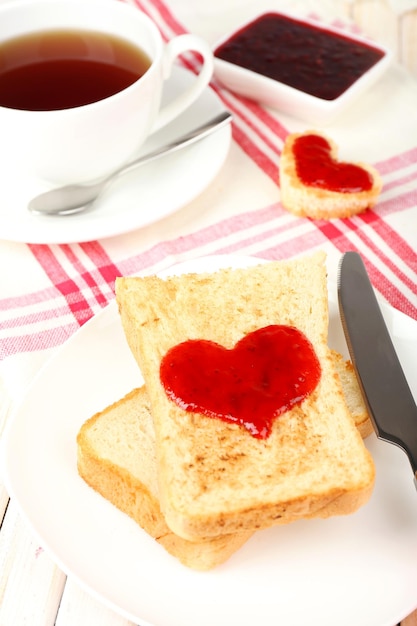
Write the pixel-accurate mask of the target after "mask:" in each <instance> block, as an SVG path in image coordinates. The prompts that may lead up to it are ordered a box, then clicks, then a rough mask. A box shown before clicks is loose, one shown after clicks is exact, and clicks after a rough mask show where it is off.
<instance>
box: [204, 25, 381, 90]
mask: <svg viewBox="0 0 417 626" xmlns="http://www.w3.org/2000/svg"><path fill="white" fill-rule="evenodd" d="M214 56H215V57H217V58H219V59H223V60H224V61H228V62H229V63H234V64H235V65H239V66H241V67H244V68H246V69H248V70H252V71H253V72H257V73H258V74H262V75H263V76H267V77H268V78H272V79H274V80H277V81H279V82H281V83H284V84H286V85H289V86H290V87H294V88H295V89H298V90H300V91H303V92H305V93H308V94H310V95H312V96H316V97H317V98H322V99H323V100H334V99H335V98H337V97H338V96H340V95H341V94H342V93H343V92H344V91H346V89H348V87H350V86H351V85H352V84H353V83H354V82H355V81H356V80H357V79H358V78H360V76H362V74H364V73H365V72H366V71H367V70H369V69H370V68H371V67H372V66H373V65H375V63H377V62H378V61H379V60H380V59H381V58H382V57H383V56H384V52H382V51H381V50H378V49H377V48H375V47H373V46H371V45H367V44H364V43H361V42H358V41H354V40H352V39H349V37H344V36H343V35H341V34H337V33H334V32H332V31H329V30H326V29H325V28H320V27H319V26H315V25H314V26H313V25H310V24H306V23H304V22H300V21H298V20H295V19H292V18H291V17H288V16H285V15H280V14H279V13H266V14H264V15H262V16H261V17H259V18H257V19H256V20H254V21H253V22H251V23H250V24H248V25H247V26H245V27H243V28H242V29H240V30H239V31H238V32H236V33H235V34H234V35H232V37H231V38H230V39H228V40H227V41H226V42H225V43H223V44H221V45H220V46H219V47H218V48H217V49H216V50H215V53H214Z"/></svg>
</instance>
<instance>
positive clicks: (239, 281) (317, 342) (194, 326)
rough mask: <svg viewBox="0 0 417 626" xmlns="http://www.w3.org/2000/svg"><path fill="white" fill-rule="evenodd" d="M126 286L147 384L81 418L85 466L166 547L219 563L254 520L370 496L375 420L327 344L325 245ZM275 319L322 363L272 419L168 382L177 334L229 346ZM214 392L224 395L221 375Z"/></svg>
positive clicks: (270, 521) (203, 563)
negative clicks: (221, 408) (367, 441)
mask: <svg viewBox="0 0 417 626" xmlns="http://www.w3.org/2000/svg"><path fill="white" fill-rule="evenodd" d="M116 297H117V302H118V306H119V312H120V317H121V322H122V325H123V328H124V331H125V336H126V339H127V342H128V345H129V347H130V349H131V351H132V353H133V355H134V357H135V359H136V361H137V363H138V365H139V368H140V372H141V374H142V377H143V380H144V382H145V385H144V386H143V387H140V388H138V389H135V390H133V391H132V392H131V393H129V394H128V395H127V396H125V397H124V398H122V399H121V400H118V401H116V402H115V403H114V404H113V405H112V406H110V407H107V408H106V409H105V410H104V411H101V412H99V413H97V414H96V415H94V416H93V417H91V418H90V419H89V420H88V421H87V422H86V423H85V424H84V425H83V426H82V428H81V430H80V432H79V434H78V439H77V444H78V445H77V450H78V471H79V473H80V475H81V476H82V478H83V479H84V480H85V481H86V482H87V483H88V484H89V485H90V486H91V487H93V488H94V489H95V490H96V491H98V492H99V493H100V494H101V495H103V496H104V497H105V498H107V499H108V500H109V501H111V502H112V503H113V504H114V505H115V506H117V507H118V508H119V509H120V510H121V511H123V512H124V513H127V514H128V515H129V516H131V517H132V518H133V519H134V520H135V521H137V522H138V524H139V525H140V526H141V527H142V528H143V529H144V530H145V531H146V532H148V533H149V534H150V535H151V536H152V537H154V538H155V539H156V540H157V541H158V542H159V543H160V544H161V545H162V546H164V548H165V549H166V550H167V551H168V552H169V553H170V554H172V555H174V556H175V557H177V558H178V559H179V560H180V561H181V562H182V563H183V564H185V565H187V566H188V567H191V568H194V569H200V570H206V569H210V568H213V567H215V566H216V565H219V564H220V563H222V562H224V561H225V560H226V559H228V558H229V557H230V556H231V555H232V554H233V553H234V552H235V551H236V550H237V549H238V548H239V547H240V546H241V545H242V544H243V543H245V541H247V540H248V539H249V537H250V536H251V535H252V534H253V533H254V532H255V531H257V530H260V529H263V528H268V527H270V526H274V525H279V524H287V523H290V522H294V521H296V520H300V519H307V518H317V517H322V518H325V517H329V516H332V515H342V514H349V513H353V512H354V511H356V510H357V509H358V508H359V507H360V506H362V505H363V504H364V503H365V502H366V501H367V500H368V498H369V497H370V494H371V492H372V488H373V483H374V473H375V470H374V465H373V461H372V458H371V456H370V454H369V453H368V451H367V449H366V447H365V445H364V443H363V439H362V437H364V436H366V435H367V434H369V432H370V429H371V426H370V420H369V418H368V416H367V413H366V409H365V407H364V405H363V402H362V399H361V395H360V391H359V388H358V386H357V382H356V379H355V375H354V372H353V369H352V368H351V366H350V365H349V363H347V362H345V361H344V359H343V358H342V357H341V356H340V355H338V354H337V353H335V352H332V351H331V350H330V349H329V347H328V345H327V333H328V296H327V280H326V269H325V255H324V254H323V253H321V252H318V253H316V254H315V255H313V256H311V257H308V258H301V259H295V260H292V261H285V262H280V261H277V262H271V263H267V264H260V265H258V266H254V267H250V268H247V269H223V270H219V271H217V272H214V273H211V274H209V273H207V274H184V275H181V276H173V277H170V278H167V279H162V278H159V277H157V276H148V277H142V278H139V277H138V278H120V279H118V280H117V283H116ZM268 328H274V329H275V328H279V329H288V328H289V329H293V330H294V329H295V330H296V331H297V332H298V333H300V334H301V336H302V337H304V338H305V339H306V341H307V342H308V344H309V345H310V347H311V349H312V351H313V353H314V355H315V357H316V359H317V363H318V367H319V372H320V375H319V378H318V382H317V383H315V385H314V386H313V388H312V389H311V390H310V391H309V392H308V394H306V396H305V397H300V398H298V399H297V401H296V402H295V403H293V404H291V405H290V404H289V405H288V406H287V407H286V409H285V407H284V409H285V410H281V411H278V410H277V413H276V416H275V417H274V419H273V420H272V423H271V428H270V431H268V432H263V433H260V432H258V433H254V431H253V430H251V429H250V428H248V424H245V423H241V422H239V420H237V419H234V417H233V415H232V414H230V415H224V414H221V412H219V414H216V409H213V408H211V409H210V411H206V410H205V408H204V407H203V408H198V407H197V408H196V406H195V405H194V404H193V403H192V402H190V401H189V400H185V399H184V398H185V397H180V396H175V394H173V393H172V390H171V391H170V390H169V389H167V387H166V385H164V383H163V377H161V371H162V363H164V362H165V361H166V358H167V355H170V354H171V353H172V351H173V350H176V348H177V347H178V346H185V347H188V345H189V342H195V343H196V344H198V345H200V343H201V344H202V345H205V344H206V343H207V344H210V346H213V345H215V346H218V347H220V348H221V349H222V350H226V351H227V353H229V352H230V351H233V350H234V349H235V346H236V345H237V344H239V342H241V340H242V338H247V337H250V336H252V334H253V333H256V332H258V331H259V330H261V329H268ZM216 349H217V348H216ZM294 349H296V346H294ZM283 368H284V369H283V372H285V363H284V365H283ZM194 369H195V370H196V376H195V377H194V375H193V376H192V378H193V380H194V378H196V379H198V378H199V377H200V378H201V379H202V380H203V381H204V380H207V381H208V380H209V379H210V375H211V373H210V372H207V371H205V370H204V368H203V364H201V368H200V365H199V364H198V363H197V365H196V367H195V368H194ZM181 374H182V372H181V371H179V372H178V379H181ZM283 375H284V374H283ZM307 375H308V374H306V373H303V376H304V377H305V376H307ZM222 376H223V373H222ZM248 378H251V380H252V373H250V376H248ZM264 378H268V377H265V376H264ZM138 380H139V376H138ZM190 380H191V378H190ZM253 380H254V381H256V380H257V379H256V377H255V376H253ZM268 380H269V378H268ZM244 382H247V381H244ZM193 384H194V382H193ZM254 384H255V383H254ZM256 384H258V383H256ZM297 384H298V383H297ZM207 385H208V383H207ZM268 385H269V382H268V381H266V382H265V383H263V387H265V389H266V391H265V389H262V390H261V393H264V392H266V393H268ZM207 394H208V396H209V397H210V399H211V400H210V401H212V400H213V398H214V404H213V402H212V404H211V406H212V407H213V406H214V407H216V398H217V395H218V394H220V387H219V389H216V388H214V389H213V388H212V387H209V386H208V387H207ZM235 395H239V393H238V392H235ZM237 400H240V403H241V404H242V398H237ZM246 401H247V400H246V396H245V399H244V400H243V402H246ZM262 406H263V405H262ZM253 411H254V412H256V411H257V409H256V408H254V409H253ZM259 417H261V418H262V416H259V415H257V416H256V419H257V420H258V419H259ZM249 421H251V420H250V419H249Z"/></svg>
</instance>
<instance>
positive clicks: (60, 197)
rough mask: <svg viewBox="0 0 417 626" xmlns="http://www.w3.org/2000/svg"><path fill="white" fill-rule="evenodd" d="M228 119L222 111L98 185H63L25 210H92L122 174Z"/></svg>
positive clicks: (67, 212) (38, 212) (42, 212)
mask: <svg viewBox="0 0 417 626" xmlns="http://www.w3.org/2000/svg"><path fill="white" fill-rule="evenodd" d="M231 119H232V114H231V113H229V112H228V111H224V112H223V113H220V114H219V115H217V116H216V117H214V118H213V119H211V120H209V121H208V122H205V123H204V124H202V125H201V126H198V128H195V129H194V130H192V131H189V132H187V133H186V134H185V135H182V136H181V137H178V139H175V140H174V141H172V142H171V143H169V144H167V145H165V146H161V147H159V148H157V149H156V150H153V151H152V152H148V154H144V155H143V156H141V157H139V158H138V159H135V160H134V161H130V162H129V163H127V164H125V165H123V166H122V167H120V168H119V169H117V170H115V171H114V172H112V174H110V175H109V176H107V177H106V178H104V179H102V180H100V182H98V183H87V184H80V185H75V184H74V185H65V186H64V187H57V188H56V189H52V190H51V191H46V192H45V193H42V194H40V195H39V196H35V197H34V198H32V200H30V202H29V204H28V209H29V211H30V212H31V213H34V214H36V215H71V214H73V213H80V212H81V211H85V210H86V209H88V208H89V207H90V206H91V204H92V202H93V201H94V200H96V198H98V196H99V195H100V194H101V193H102V191H103V190H104V188H105V187H107V185H109V184H110V182H112V181H113V180H114V179H115V178H116V177H117V176H119V175H120V174H122V173H123V174H124V173H125V172H127V171H129V170H131V169H133V168H135V167H137V166H138V165H141V164H143V163H148V162H149V161H153V160H154V159H156V158H158V157H159V156H162V155H165V154H168V153H169V152H174V151H175V150H178V149H180V148H183V147H185V146H189V145H190V144H191V143H194V142H196V141H199V140H200V139H203V137H206V136H207V135H209V134H210V133H212V132H213V131H214V130H217V129H219V128H221V127H222V126H225V125H226V124H228V123H229V122H230V120H231Z"/></svg>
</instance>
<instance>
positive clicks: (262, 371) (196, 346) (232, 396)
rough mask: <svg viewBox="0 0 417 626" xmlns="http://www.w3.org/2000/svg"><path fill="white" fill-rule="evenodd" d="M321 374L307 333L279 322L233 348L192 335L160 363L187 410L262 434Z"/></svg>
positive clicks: (170, 391)
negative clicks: (193, 337)
mask: <svg viewBox="0 0 417 626" xmlns="http://www.w3.org/2000/svg"><path fill="white" fill-rule="evenodd" d="M320 376H321V367H320V363H319V360H318V358H317V356H316V353H315V351H314V349H313V346H312V344H311V343H310V341H309V340H308V339H307V337H306V336H305V335H304V334H303V333H302V332H300V331H299V330H297V329H296V328H293V327H291V326H279V325H272V326H266V327H265V328H260V329H258V330H256V331H254V332H252V333H249V334H248V335H246V336H245V337H243V339H241V340H240V341H239V342H238V343H237V344H236V345H235V347H234V348H232V349H228V348H225V347H224V346H221V345H219V344H217V343H215V342H213V341H207V340H204V339H190V340H188V341H185V342H183V343H180V344H178V345H176V346H174V347H173V348H171V349H170V350H169V351H168V352H167V354H166V355H165V356H164V358H163V359H162V362H161V366H160V378H161V382H162V385H163V387H164V389H165V392H166V394H167V396H168V397H169V398H170V399H171V400H173V401H174V402H175V403H176V404H177V405H178V406H180V407H181V408H182V409H183V410H185V411H190V412H196V413H202V414H203V415H205V416H207V417H214V418H219V419H221V420H224V421H226V422H234V423H237V424H239V425H241V426H243V427H244V428H246V429H247V430H248V431H249V433H250V434H251V435H252V436H253V437H256V438H259V439H266V438H267V437H268V436H269V435H270V433H271V428H272V423H273V420H274V419H275V418H276V417H278V416H279V415H281V414H282V413H284V412H285V411H288V410H289V409H291V407H293V406H295V405H297V404H301V402H302V401H303V400H305V398H306V397H307V396H309V395H310V394H311V393H312V392H313V391H314V389H315V388H316V386H317V384H318V382H319V380H320Z"/></svg>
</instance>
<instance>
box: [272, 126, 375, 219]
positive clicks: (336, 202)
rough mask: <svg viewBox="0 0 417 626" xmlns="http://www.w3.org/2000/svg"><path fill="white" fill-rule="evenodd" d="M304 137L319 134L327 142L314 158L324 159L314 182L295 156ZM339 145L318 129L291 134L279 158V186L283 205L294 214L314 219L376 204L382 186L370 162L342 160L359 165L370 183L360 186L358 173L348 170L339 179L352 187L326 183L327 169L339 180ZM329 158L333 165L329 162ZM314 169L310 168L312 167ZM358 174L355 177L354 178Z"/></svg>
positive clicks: (355, 211)
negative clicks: (306, 177) (333, 186)
mask: <svg viewBox="0 0 417 626" xmlns="http://www.w3.org/2000/svg"><path fill="white" fill-rule="evenodd" d="M305 137H313V138H315V137H317V138H318V139H319V140H322V141H324V142H325V144H327V146H328V152H327V151H326V150H324V149H321V150H319V151H318V154H315V155H314V157H309V158H313V160H314V161H315V163H316V162H317V160H319V159H322V160H323V163H321V166H322V167H320V169H319V168H317V167H316V170H317V171H316V175H317V181H316V183H315V184H307V183H306V182H305V181H304V180H303V177H302V176H301V175H300V171H299V168H298V163H297V159H296V156H295V154H294V148H295V144H296V142H297V141H298V140H299V139H303V138H305ZM337 153H338V147H337V145H336V143H335V142H334V141H333V140H332V139H330V138H329V137H326V136H325V135H324V134H323V133H320V132H318V131H306V132H305V133H292V134H290V135H288V137H287V139H286V141H285V144H284V148H283V151H282V154H281V159H280V173H279V179H280V189H281V202H282V205H283V206H284V207H285V208H286V209H287V211H289V212H290V213H293V214H294V215H297V216H299V217H310V218H312V219H332V218H346V217H352V216H353V215H357V214H358V213H362V212H363V211H365V210H366V209H368V208H371V207H373V206H374V205H375V203H376V201H377V199H378V196H379V194H380V192H381V189H382V180H381V177H380V175H379V173H378V171H377V170H376V169H375V168H374V167H372V166H371V165H369V164H367V163H363V162H360V163H343V164H342V165H344V166H348V167H349V168H352V167H353V168H356V167H357V168H359V170H361V171H362V176H361V177H360V180H361V179H362V178H363V177H364V179H365V180H364V181H362V182H365V183H369V186H367V187H365V188H363V189H362V188H361V186H360V184H359V181H356V178H357V176H355V175H354V174H352V171H350V173H349V175H348V176H349V177H345V178H344V179H340V182H341V184H342V180H344V181H345V183H347V184H348V185H350V187H347V188H346V189H343V190H333V189H330V188H327V187H326V184H325V182H324V181H325V178H324V177H325V173H324V174H323V172H326V170H328V171H329V172H333V174H331V177H332V178H333V177H336V176H337V180H339V174H338V173H336V169H335V168H337V166H338V163H337ZM329 162H330V164H331V165H330V166H329V165H328V163H329ZM310 170H311V168H310ZM353 176H355V178H353Z"/></svg>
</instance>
